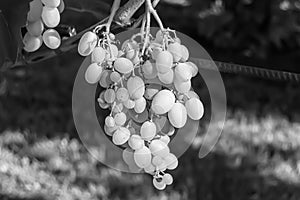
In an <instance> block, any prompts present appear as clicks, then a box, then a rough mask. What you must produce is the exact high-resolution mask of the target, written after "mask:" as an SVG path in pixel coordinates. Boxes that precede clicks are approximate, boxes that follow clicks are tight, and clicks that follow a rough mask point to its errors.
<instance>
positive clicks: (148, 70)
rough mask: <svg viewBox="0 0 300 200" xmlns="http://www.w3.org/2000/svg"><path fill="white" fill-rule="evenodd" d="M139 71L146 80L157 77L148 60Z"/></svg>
mask: <svg viewBox="0 0 300 200" xmlns="http://www.w3.org/2000/svg"><path fill="white" fill-rule="evenodd" d="M141 69H142V73H143V75H144V77H145V78H146V79H154V78H155V77H156V76H157V69H156V67H155V66H153V64H152V63H151V62H150V61H149V60H147V61H146V62H145V63H144V64H143V65H142V67H141Z"/></svg>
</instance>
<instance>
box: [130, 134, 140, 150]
mask: <svg viewBox="0 0 300 200" xmlns="http://www.w3.org/2000/svg"><path fill="white" fill-rule="evenodd" d="M128 145H129V146H130V147H131V148H132V149H133V150H138V149H141V148H143V146H144V141H143V140H142V138H141V136H139V135H131V136H130V138H129V140H128Z"/></svg>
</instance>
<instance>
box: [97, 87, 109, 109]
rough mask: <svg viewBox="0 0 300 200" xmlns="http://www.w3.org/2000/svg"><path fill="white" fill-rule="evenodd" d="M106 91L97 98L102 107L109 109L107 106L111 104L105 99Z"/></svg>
mask: <svg viewBox="0 0 300 200" xmlns="http://www.w3.org/2000/svg"><path fill="white" fill-rule="evenodd" d="M104 93H105V91H102V92H101V93H100V95H99V98H98V99H97V100H98V103H99V106H100V107H101V108H102V109H107V108H109V105H108V104H107V102H106V101H105V99H104Z"/></svg>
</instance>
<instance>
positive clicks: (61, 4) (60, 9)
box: [57, 0, 65, 13]
mask: <svg viewBox="0 0 300 200" xmlns="http://www.w3.org/2000/svg"><path fill="white" fill-rule="evenodd" d="M57 9H58V11H59V13H62V12H63V11H64V10H65V2H64V0H60V4H59V6H58V7H57Z"/></svg>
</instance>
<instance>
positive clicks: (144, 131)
mask: <svg viewBox="0 0 300 200" xmlns="http://www.w3.org/2000/svg"><path fill="white" fill-rule="evenodd" d="M140 133H141V137H142V139H143V140H146V141H150V140H152V139H153V138H154V137H155V135H156V125H155V124H154V123H153V122H151V121H146V122H144V123H143V125H142V126H141V130H140Z"/></svg>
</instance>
